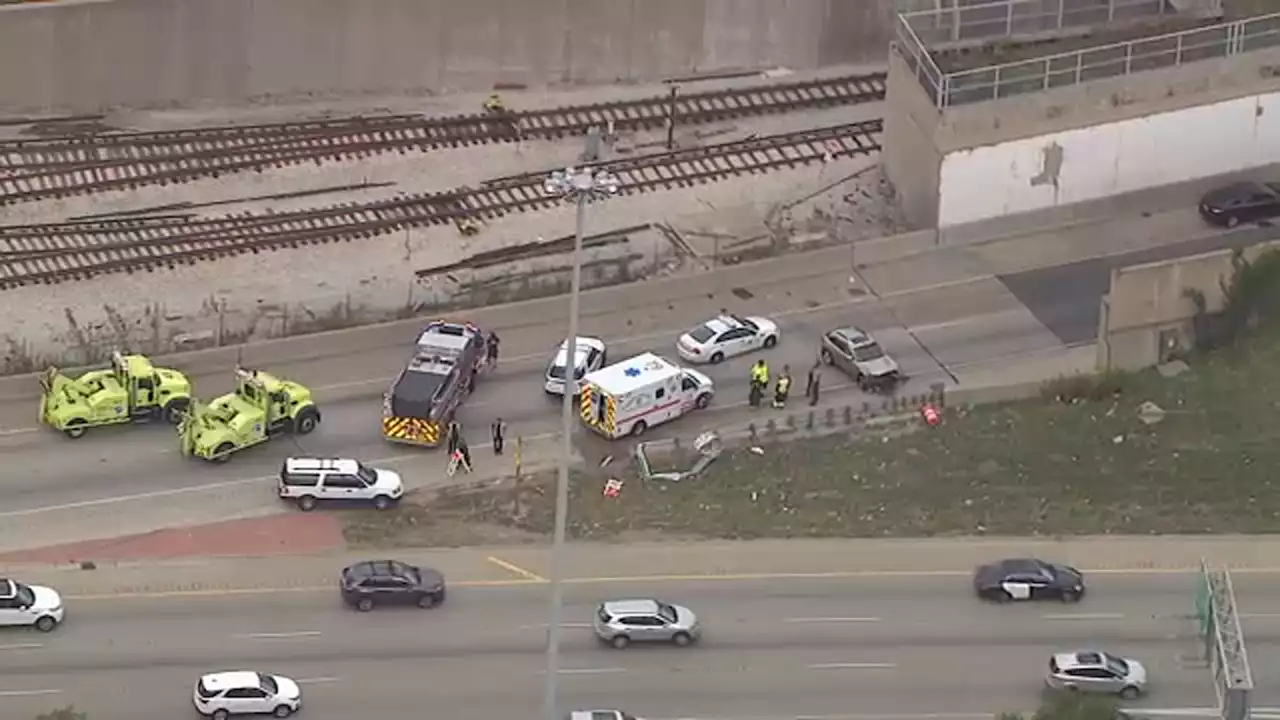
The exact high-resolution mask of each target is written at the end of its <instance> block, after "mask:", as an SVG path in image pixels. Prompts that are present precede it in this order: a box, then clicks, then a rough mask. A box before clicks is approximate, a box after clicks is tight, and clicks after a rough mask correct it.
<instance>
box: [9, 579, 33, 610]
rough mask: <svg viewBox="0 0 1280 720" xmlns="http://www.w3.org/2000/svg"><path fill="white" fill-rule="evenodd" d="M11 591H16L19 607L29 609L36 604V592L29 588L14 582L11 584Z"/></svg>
mask: <svg viewBox="0 0 1280 720" xmlns="http://www.w3.org/2000/svg"><path fill="white" fill-rule="evenodd" d="M13 589H14V590H16V591H17V597H18V604H19V605H25V606H28V607H30V606H31V605H35V604H36V592H35V591H34V590H32V589H31V588H30V587H28V586H26V585H23V584H22V583H19V582H16V583H14V584H13Z"/></svg>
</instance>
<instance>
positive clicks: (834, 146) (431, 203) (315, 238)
mask: <svg viewBox="0 0 1280 720" xmlns="http://www.w3.org/2000/svg"><path fill="white" fill-rule="evenodd" d="M882 128H883V126H882V123H881V121H879V120H870V121H866V122H859V123H851V124H847V125H838V126H834V127H826V128H819V129H815V130H805V131H801V132H795V133H786V134H783V135H771V136H766V137H757V138H750V139H747V140H739V141H735V142H729V143H722V144H719V145H709V146H706V147H701V148H693V149H688V150H682V151H678V152H675V153H658V154H654V155H645V156H638V157H632V158H627V159H625V160H618V161H610V162H603V163H596V164H594V165H591V166H588V167H598V168H599V169H602V170H608V171H610V172H612V173H614V174H615V175H617V177H618V180H619V193H620V194H622V195H635V194H640V193H645V192H653V191H657V190H666V189H672V188H680V187H692V186H695V185H700V184H704V183H709V182H715V181H718V180H724V179H727V178H731V177H736V176H742V175H748V174H758V173H763V172H769V171H771V170H780V169H785V168H793V167H799V166H803V165H809V164H813V163H819V162H829V161H831V160H836V159H842V158H849V157H856V156H861V155H870V154H874V153H876V152H878V151H879V150H880V144H879V135H880V132H881V130H882ZM543 178H544V174H530V175H525V176H516V177H512V178H505V179H502V180H498V181H495V182H492V183H489V184H486V185H484V186H482V187H478V188H459V189H456V190H454V191H451V192H445V193H435V194H428V195H418V196H411V197H404V198H395V199H391V200H384V201H380V202H374V203H364V204H345V205H334V206H330V207H324V208H318V209H314V210H307V211H301V212H290V213H264V214H260V215H237V216H224V217H218V218H210V219H203V220H197V221H194V222H191V221H183V220H181V219H180V218H139V219H118V220H105V221H100V222H72V223H61V224H56V225H26V226H10V227H0V289H4V288H13V287H21V286H24V285H32V284H41V283H43V284H53V283H59V282H66V281H71V280H80V279H87V278H91V277H94V276H97V275H102V274H106V273H112V272H136V271H141V270H156V269H161V268H169V267H174V266H177V265H182V264H193V263H196V262H200V261H207V260H215V259H219V258H225V257H232V256H236V255H243V254H246V253H259V252H263V251H267V250H279V249H285V248H297V247H302V246H307V245H314V244H320V243H328V242H336V241H344V240H345V241H350V240H357V239H361V238H369V237H375V236H378V235H384V234H388V233H392V232H396V231H399V230H403V229H404V228H410V227H423V226H429V225H445V224H449V223H457V222H458V221H459V220H462V219H463V218H476V219H484V220H492V219H495V218H499V217H502V216H504V215H508V214H511V213H519V212H530V211H536V210H540V209H545V208H549V207H552V206H554V205H556V204H557V203H559V202H560V200H558V199H557V198H553V197H548V196H547V195H546V194H545V192H544V190H543V186H542V182H543Z"/></svg>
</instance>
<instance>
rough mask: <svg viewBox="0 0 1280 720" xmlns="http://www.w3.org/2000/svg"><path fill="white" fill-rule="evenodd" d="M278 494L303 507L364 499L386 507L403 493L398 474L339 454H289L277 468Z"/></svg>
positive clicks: (381, 508) (378, 507)
mask: <svg viewBox="0 0 1280 720" xmlns="http://www.w3.org/2000/svg"><path fill="white" fill-rule="evenodd" d="M279 492H280V497H281V498H283V499H285V500H294V501H296V502H297V503H298V507H300V508H302V509H303V510H314V509H315V507H316V505H317V504H318V503H320V502H321V501H339V502H367V503H373V506H374V507H375V508H377V509H379V510H386V509H387V508H389V507H391V506H392V505H393V504H394V503H395V502H396V501H397V500H399V499H400V498H401V496H403V495H404V483H403V482H402V481H401V480H400V474H399V473H397V472H393V471H391V470H380V469H378V468H371V467H369V466H367V465H364V464H362V463H361V462H360V461H358V460H349V459H339V458H289V459H287V460H285V461H284V465H283V466H281V468H280V485H279Z"/></svg>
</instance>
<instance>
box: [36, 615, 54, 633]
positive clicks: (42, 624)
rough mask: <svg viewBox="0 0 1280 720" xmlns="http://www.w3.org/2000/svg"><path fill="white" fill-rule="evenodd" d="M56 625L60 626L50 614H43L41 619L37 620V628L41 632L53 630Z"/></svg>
mask: <svg viewBox="0 0 1280 720" xmlns="http://www.w3.org/2000/svg"><path fill="white" fill-rule="evenodd" d="M56 627H58V621H57V620H54V619H53V618H51V617H49V616H48V615H41V616H40V617H39V619H37V620H36V629H37V630H39V631H40V632H44V633H47V632H53V629H54V628H56Z"/></svg>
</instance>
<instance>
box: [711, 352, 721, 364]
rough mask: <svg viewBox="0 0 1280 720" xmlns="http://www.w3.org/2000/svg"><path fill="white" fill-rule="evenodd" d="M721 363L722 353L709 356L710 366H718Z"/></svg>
mask: <svg viewBox="0 0 1280 720" xmlns="http://www.w3.org/2000/svg"><path fill="white" fill-rule="evenodd" d="M722 362H724V353H722V352H717V353H712V355H711V364H712V365H719V364H720V363H722Z"/></svg>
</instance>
